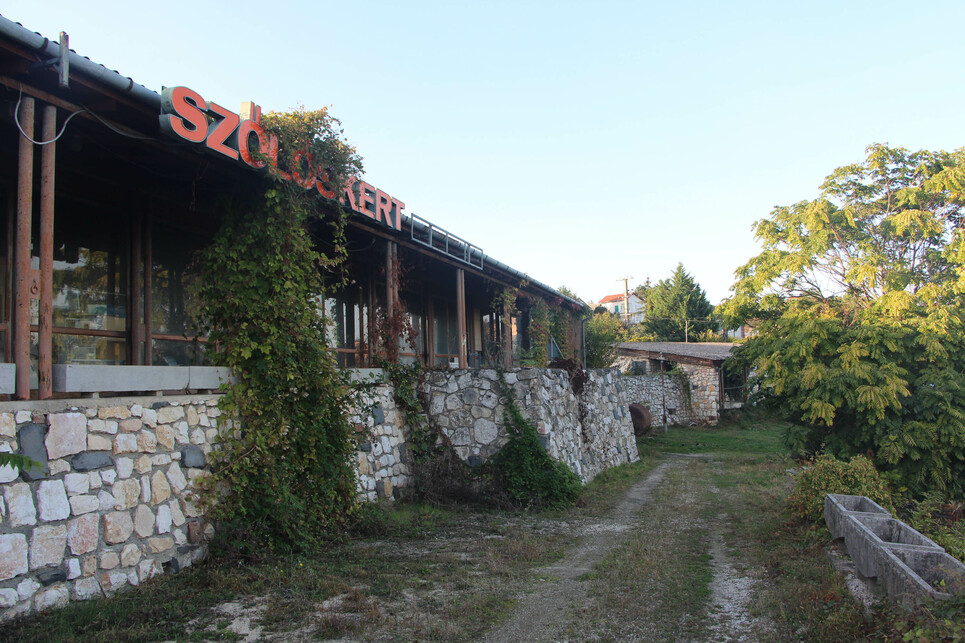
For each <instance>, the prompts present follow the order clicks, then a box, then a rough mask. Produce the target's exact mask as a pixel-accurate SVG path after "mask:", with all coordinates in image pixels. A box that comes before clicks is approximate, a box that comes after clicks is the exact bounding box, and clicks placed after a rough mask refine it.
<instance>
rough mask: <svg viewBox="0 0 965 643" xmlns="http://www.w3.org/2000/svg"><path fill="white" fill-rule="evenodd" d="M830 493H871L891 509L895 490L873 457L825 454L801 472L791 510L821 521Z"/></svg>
mask: <svg viewBox="0 0 965 643" xmlns="http://www.w3.org/2000/svg"><path fill="white" fill-rule="evenodd" d="M829 493H839V494H846V495H849V496H867V497H869V498H871V499H872V500H874V501H875V502H877V503H878V504H879V505H881V506H882V507H884V508H886V509H891V494H890V493H889V492H888V488H887V486H886V484H885V482H884V480H882V478H881V475H880V474H879V473H878V471H877V470H876V469H875V465H874V464H872V462H871V460H869V459H868V458H866V457H864V456H860V455H857V456H855V457H853V458H851V459H850V460H849V461H847V462H844V461H842V460H838V459H837V458H835V457H834V456H831V455H828V454H825V455H819V456H818V457H817V458H815V459H814V460H813V461H812V462H811V463H809V464H808V465H807V467H806V468H805V469H804V470H803V471H802V472H801V473H800V474H799V475H798V477H797V480H796V482H795V484H794V491H792V492H791V496H790V498H788V512H789V513H790V514H791V515H792V516H793V517H795V518H801V519H805V520H810V521H813V522H819V521H820V520H821V519H822V517H823V516H824V496H825V495H827V494H829Z"/></svg>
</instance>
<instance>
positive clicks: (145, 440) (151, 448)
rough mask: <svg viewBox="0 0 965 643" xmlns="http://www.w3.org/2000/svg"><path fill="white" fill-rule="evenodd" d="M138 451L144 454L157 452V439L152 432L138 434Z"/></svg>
mask: <svg viewBox="0 0 965 643" xmlns="http://www.w3.org/2000/svg"><path fill="white" fill-rule="evenodd" d="M137 450H138V451H140V452H142V453H154V452H155V451H157V438H156V437H154V434H153V433H151V432H150V431H141V432H140V433H138V434H137Z"/></svg>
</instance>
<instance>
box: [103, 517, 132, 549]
mask: <svg viewBox="0 0 965 643" xmlns="http://www.w3.org/2000/svg"><path fill="white" fill-rule="evenodd" d="M133 531H134V522H133V521H132V520H131V514H130V512H128V511H113V512H111V513H109V514H107V515H105V516H104V542H106V543H107V544H108V545H114V544H117V543H122V542H124V541H125V540H127V539H128V538H130V537H131V533H132V532H133Z"/></svg>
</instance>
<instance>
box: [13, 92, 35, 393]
mask: <svg viewBox="0 0 965 643" xmlns="http://www.w3.org/2000/svg"><path fill="white" fill-rule="evenodd" d="M20 127H21V129H23V131H24V132H26V133H27V134H28V135H30V137H31V138H32V137H33V136H34V99H33V98H31V97H29V96H25V97H23V99H22V100H21V102H20ZM33 170H34V149H33V143H31V142H30V141H28V140H27V139H26V138H25V137H24V136H23V134H21V135H20V148H19V155H18V169H17V230H16V243H15V245H14V262H13V264H14V291H13V292H14V309H13V325H12V329H11V330H12V331H13V361H14V363H15V364H16V365H17V380H16V397H17V399H19V400H26V399H29V398H30V286H31V275H30V220H31V216H32V210H33V178H34V171H33Z"/></svg>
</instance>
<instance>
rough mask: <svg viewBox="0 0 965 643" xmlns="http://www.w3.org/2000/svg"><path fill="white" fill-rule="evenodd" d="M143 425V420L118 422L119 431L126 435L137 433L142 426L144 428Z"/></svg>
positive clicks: (128, 419)
mask: <svg viewBox="0 0 965 643" xmlns="http://www.w3.org/2000/svg"><path fill="white" fill-rule="evenodd" d="M143 424H144V423H143V422H141V418H127V419H126V420H121V421H120V422H118V423H117V428H118V430H119V431H123V432H124V433H137V432H138V431H140V430H141V426H143Z"/></svg>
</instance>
